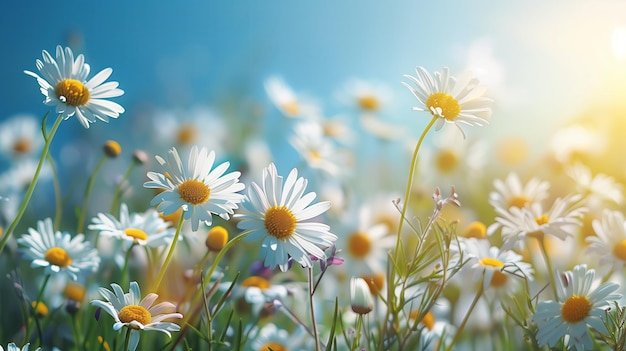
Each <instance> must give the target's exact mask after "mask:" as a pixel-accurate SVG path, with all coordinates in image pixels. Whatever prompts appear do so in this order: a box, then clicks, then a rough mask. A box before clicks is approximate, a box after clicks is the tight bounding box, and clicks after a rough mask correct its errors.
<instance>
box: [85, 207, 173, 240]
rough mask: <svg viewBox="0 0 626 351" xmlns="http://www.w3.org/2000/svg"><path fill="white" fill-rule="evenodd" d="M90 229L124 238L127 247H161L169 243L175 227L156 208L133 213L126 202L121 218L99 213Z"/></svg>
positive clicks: (109, 235)
mask: <svg viewBox="0 0 626 351" xmlns="http://www.w3.org/2000/svg"><path fill="white" fill-rule="evenodd" d="M89 229H91V230H98V231H100V235H103V236H107V237H112V238H115V239H118V240H122V241H123V242H124V248H125V249H128V248H129V247H130V246H131V245H133V244H137V245H141V246H149V247H155V248H156V247H160V246H163V245H166V244H168V243H169V241H171V240H172V237H173V236H174V229H173V228H171V227H170V226H169V224H168V223H167V222H165V221H164V220H163V218H161V217H160V216H159V213H158V212H157V211H156V210H154V209H149V210H148V211H146V212H145V213H132V214H131V213H129V212H128V206H126V204H124V203H123V204H122V205H121V206H120V218H119V220H118V219H116V218H115V217H113V216H112V215H110V214H108V213H99V214H98V216H97V217H94V218H93V219H92V224H90V225H89Z"/></svg>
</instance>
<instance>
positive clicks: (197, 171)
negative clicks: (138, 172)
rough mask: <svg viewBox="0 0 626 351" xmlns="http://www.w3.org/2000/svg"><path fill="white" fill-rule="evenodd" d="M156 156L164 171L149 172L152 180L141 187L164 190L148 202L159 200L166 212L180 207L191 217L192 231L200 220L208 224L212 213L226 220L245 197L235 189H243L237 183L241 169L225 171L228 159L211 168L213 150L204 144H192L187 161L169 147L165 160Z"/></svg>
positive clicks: (174, 210) (159, 206) (153, 203)
mask: <svg viewBox="0 0 626 351" xmlns="http://www.w3.org/2000/svg"><path fill="white" fill-rule="evenodd" d="M156 160H157V161H158V162H159V164H160V165H161V166H163V168H164V169H165V173H156V172H148V178H150V179H151V181H149V182H145V183H144V187H146V188H156V189H164V190H165V191H163V192H161V193H159V194H157V195H156V196H155V197H154V198H153V199H152V201H151V202H150V205H152V206H154V205H157V204H158V211H159V212H162V213H163V214H164V215H166V216H167V215H170V214H172V213H174V212H176V210H178V209H179V208H182V209H183V216H184V219H186V220H190V221H191V228H192V230H193V231H197V230H198V225H199V224H200V222H204V223H205V224H206V225H207V226H210V225H211V223H212V221H213V220H212V214H216V215H218V216H220V217H222V218H223V219H226V220H227V219H228V218H229V217H230V215H231V214H233V210H234V209H236V208H238V205H237V204H238V203H240V202H241V201H242V200H243V198H244V196H243V195H241V194H238V193H237V192H238V191H241V190H243V189H244V185H243V184H242V183H239V176H240V175H241V173H240V172H231V173H228V174H225V172H226V170H227V169H228V167H229V166H230V163H229V162H224V163H222V164H220V165H219V166H217V167H216V168H215V169H213V164H214V162H215V152H213V151H211V152H209V151H207V149H206V148H204V147H203V148H201V149H199V150H198V147H197V146H193V147H192V148H191V152H190V153H189V161H188V162H187V165H183V162H182V161H181V159H180V156H179V155H178V151H177V150H176V148H171V149H170V150H169V152H168V157H167V160H165V159H163V158H162V157H160V156H156Z"/></svg>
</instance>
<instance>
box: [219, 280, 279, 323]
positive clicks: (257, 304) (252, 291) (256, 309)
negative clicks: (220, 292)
mask: <svg viewBox="0 0 626 351" xmlns="http://www.w3.org/2000/svg"><path fill="white" fill-rule="evenodd" d="M227 285H228V287H230V283H229V284H227ZM287 294H288V291H287V287H286V286H285V285H281V284H272V282H271V281H270V280H268V279H265V278H264V277H262V276H257V275H252V276H249V277H247V278H246V279H244V280H243V281H242V282H241V283H239V284H238V285H236V286H235V287H234V289H233V291H232V298H233V299H234V300H235V301H237V300H240V301H245V306H248V305H249V306H250V307H251V310H252V311H251V312H252V313H253V314H254V315H256V316H258V315H259V313H260V312H261V310H262V309H263V307H265V305H266V304H268V303H274V301H275V300H278V301H284V300H285V299H286V298H287ZM238 306H239V307H243V306H240V305H239V304H238Z"/></svg>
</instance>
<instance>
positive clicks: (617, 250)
mask: <svg viewBox="0 0 626 351" xmlns="http://www.w3.org/2000/svg"><path fill="white" fill-rule="evenodd" d="M613 255H615V257H617V258H619V259H620V260H622V261H626V240H622V241H620V242H618V243H617V244H615V246H613Z"/></svg>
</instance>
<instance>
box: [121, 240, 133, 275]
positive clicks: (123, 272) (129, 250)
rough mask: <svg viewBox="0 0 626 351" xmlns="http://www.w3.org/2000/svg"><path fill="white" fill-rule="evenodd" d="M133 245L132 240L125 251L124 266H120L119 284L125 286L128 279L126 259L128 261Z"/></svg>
mask: <svg viewBox="0 0 626 351" xmlns="http://www.w3.org/2000/svg"><path fill="white" fill-rule="evenodd" d="M134 247H135V243H134V242H133V243H132V244H131V245H130V247H129V248H128V251H127V252H126V258H125V259H124V267H123V268H122V276H121V277H120V284H121V286H126V285H127V281H128V280H129V279H128V261H130V255H131V252H132V251H133V248H134Z"/></svg>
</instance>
